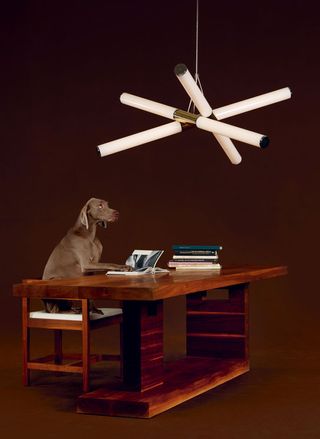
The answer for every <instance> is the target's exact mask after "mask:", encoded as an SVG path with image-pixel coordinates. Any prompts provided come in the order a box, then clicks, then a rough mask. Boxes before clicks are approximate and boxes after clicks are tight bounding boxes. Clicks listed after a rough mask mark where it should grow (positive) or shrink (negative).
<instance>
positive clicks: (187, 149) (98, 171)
mask: <svg viewBox="0 0 320 439" xmlns="http://www.w3.org/2000/svg"><path fill="white" fill-rule="evenodd" d="M12 3H13V4H11V5H6V6H5V11H3V12H5V13H4V14H3V16H2V19H3V25H2V42H3V43H4V48H3V52H2V53H3V67H2V72H1V73H2V87H3V91H2V94H3V98H2V100H3V102H4V103H5V104H6V111H5V114H4V116H3V117H2V122H3V129H2V142H1V143H2V155H1V188H2V196H1V201H2V202H1V215H0V221H1V243H2V244H1V247H2V251H1V253H2V257H1V267H2V276H1V279H0V281H1V298H0V300H1V309H2V310H3V312H2V313H1V341H2V344H1V346H2V348H3V354H2V357H1V358H2V362H3V364H2V370H3V373H2V377H3V378H4V381H3V383H4V387H3V389H4V390H3V392H4V393H3V395H4V396H3V397H2V398H1V399H2V401H1V402H2V403H4V410H3V411H2V413H3V414H4V418H3V421H4V423H3V425H4V428H5V430H6V431H7V432H9V431H17V432H22V431H24V430H26V431H28V432H30V434H31V433H32V434H33V435H34V436H37V434H39V432H38V430H37V428H36V426H37V425H39V424H41V425H42V427H41V428H43V426H44V425H50V430H49V431H50V433H49V437H50V434H52V435H55V434H58V432H59V428H60V427H61V426H63V428H64V429H65V431H66V430H68V432H70V433H73V434H74V435H75V436H78V437H79V436H81V435H82V434H94V433H95V432H100V433H102V432H104V434H108V432H109V433H111V432H112V434H114V435H115V434H117V435H118V436H121V435H123V436H125V435H126V434H129V432H130V431H132V428H135V429H136V431H137V433H139V434H147V435H148V437H160V436H161V435H163V434H167V435H168V437H173V436H178V435H179V434H181V437H201V438H206V437H209V436H210V434H211V433H212V432H214V431H215V432H216V434H217V436H218V435H219V437H228V438H231V437H244V436H245V435H246V436H247V437H252V438H255V437H258V436H257V435H259V437H271V436H273V437H299V438H302V437H303V438H304V437H306V438H307V437H308V438H309V437H316V436H317V434H319V430H320V427H319V421H318V419H319V418H318V415H319V408H318V407H317V405H316V402H317V398H318V397H319V393H318V392H319V375H318V372H317V364H318V363H319V349H318V343H319V336H318V322H317V316H318V312H319V311H318V309H319V304H320V300H319V292H318V289H317V284H316V279H317V270H318V252H319V239H318V236H319V232H318V230H319V222H320V221H319V220H320V210H319V195H318V193H319V157H320V153H319V140H318V139H319V134H318V128H319V121H318V111H317V110H318V106H319V102H320V96H319V94H320V93H319V77H320V65H319V43H320V35H319V23H318V11H317V2H316V1H282V2H279V1H275V0H271V1H268V2H264V1H262V2H254V1H242V2H236V1H231V2H213V1H205V0H200V41H199V73H200V78H201V82H202V85H203V88H204V91H205V95H206V97H207V98H208V100H209V102H210V103H211V104H212V105H213V106H214V107H219V106H222V105H226V104H229V103H232V102H236V101H238V100H241V99H246V98H248V97H252V96H255V95H258V94H261V93H265V92H268V91H272V90H275V89H278V88H282V87H285V86H290V87H291V88H292V90H293V98H292V99H291V100H290V101H285V102H282V103H279V104H276V105H273V106H270V107H267V108H264V109H260V110H256V111H254V112H251V113H247V114H243V115H241V116H237V117H234V118H232V119H230V120H229V121H230V123H234V124H235V125H238V126H241V127H243V128H247V129H251V130H253V131H257V132H261V133H265V134H268V135H269V136H270V138H271V144H270V147H269V148H268V149H266V150H264V151H261V150H258V149H257V148H254V147H252V146H249V145H245V144H237V146H238V149H239V152H240V154H241V155H242V157H243V161H242V163H241V164H240V165H238V166H233V165H231V164H230V163H229V161H228V159H227V158H226V156H225V155H224V154H223V152H222V151H221V149H220V147H219V145H218V144H217V143H216V142H215V141H214V140H213V139H212V136H211V135H209V134H208V133H205V132H202V131H200V130H196V129H194V130H190V131H187V132H184V133H182V134H181V135H179V136H173V137H169V138H167V139H163V140H159V141H156V142H153V143H150V144H147V145H144V146H140V147H137V148H134V149H132V150H130V151H127V152H124V153H120V154H116V155H113V156H110V157H106V158H99V157H98V156H97V154H96V150H95V147H96V145H98V144H101V143H104V142H107V141H109V140H113V139H116V138H120V137H123V136H125V135H129V134H133V133H135V132H138V131H142V130H145V129H149V128H152V127H154V126H157V125H161V124H163V123H166V121H165V120H164V119H162V118H160V117H158V116H153V115H150V114H147V113H145V112H140V111H139V110H135V109H132V108H129V107H126V106H123V105H122V104H121V103H120V102H119V96H120V94H121V93H122V92H124V91H126V92H129V93H133V94H136V95H138V96H143V97H146V98H150V99H153V100H155V101H159V102H163V103H166V104H169V105H172V106H177V107H180V108H183V109H186V108H187V105H188V98H187V96H186V94H185V92H184V91H183V89H182V87H181V86H180V84H179V83H178V81H177V79H176V78H175V76H174V74H173V68H174V66H175V65H176V64H177V63H179V62H183V63H185V64H187V65H188V66H189V69H190V71H191V72H194V61H195V44H194V39H195V37H194V32H195V26H194V24H195V23H194V21H195V2H194V1H191V0H190V1H184V2H182V1H181V2H180V1H176V2H172V1H168V0H164V1H162V2H147V1H143V0H138V1H124V0H118V1H117V2H115V1H114V2H107V1H100V2H99V1H91V2H84V1H80V2H79V1H68V2H65V3H59V2H42V1H27V2H20V3H19V2H12ZM229 121H228V122H229ZM92 196H96V197H101V198H103V199H107V200H109V202H110V205H111V206H112V207H114V208H117V209H118V210H119V211H120V221H119V222H118V223H117V224H114V225H111V226H110V227H109V228H108V229H107V230H106V231H103V230H101V233H99V235H100V237H101V240H102V242H103V244H104V255H103V260H104V261H109V262H119V263H123V261H124V260H125V258H126V256H127V255H128V254H130V252H131V251H132V250H133V249H134V248H163V249H164V250H165V254H164V256H163V257H162V260H161V263H162V264H160V265H163V266H165V264H166V262H167V260H169V259H170V256H171V250H170V248H171V245H172V244H174V243H190V244H198V243H199V244H209V243H219V244H221V245H223V247H224V250H223V251H222V252H221V261H222V264H223V265H230V264H247V263H248V264H287V265H288V266H289V272H290V274H289V276H288V277H286V278H281V279H276V280H270V281H264V282H261V283H257V284H255V285H253V286H252V289H251V291H252V296H251V310H252V317H251V323H252V326H251V348H252V367H253V370H252V372H251V373H250V374H249V375H248V376H246V377H244V378H240V379H239V380H238V381H237V382H236V383H235V384H234V383H230V384H228V385H226V386H223V387H222V388H221V389H217V390H215V391H211V392H208V393H207V394H206V395H204V396H202V397H199V398H197V399H196V400H193V401H192V402H189V403H186V404H184V405H183V406H181V407H179V408H177V409H174V410H172V411H170V412H168V413H166V414H164V415H161V416H159V417H157V418H156V419H155V420H152V421H137V420H123V419H122V420H121V419H110V418H97V417H83V416H82V417H81V416H76V415H74V414H73V411H72V410H73V401H74V399H75V396H76V395H77V393H78V391H79V383H80V381H79V378H70V379H69V378H67V380H66V383H67V385H69V386H71V387H70V388H69V390H65V389H66V388H65V386H64V385H63V386H62V385H61V383H60V384H58V387H57V388H56V386H54V383H52V385H51V386H50V385H49V387H48V381H46V377H43V374H42V375H41V377H40V375H39V376H38V377H37V376H36V383H35V387H33V388H31V389H22V388H21V385H20V375H19V374H20V363H19V362H20V356H19V355H20V351H19V325H20V323H19V322H20V321H19V315H20V314H19V304H18V301H17V300H16V299H14V298H12V297H11V285H12V284H13V283H15V282H18V281H19V280H20V279H22V278H24V277H32V276H39V275H41V272H42V269H43V267H44V264H45V262H46V260H47V257H48V256H49V254H50V252H51V250H52V248H53V247H54V246H55V245H56V243H57V242H58V241H59V240H60V239H61V238H62V236H63V235H64V233H65V232H66V230H67V229H68V228H69V227H70V226H71V225H72V224H73V222H74V221H75V219H76V217H77V215H78V212H79V210H80V208H81V207H82V205H83V204H84V203H85V202H86V200H87V199H88V198H90V197H92ZM166 306H167V318H166V328H167V333H168V335H167V336H166V337H167V338H166V340H167V348H166V349H167V351H168V352H169V355H170V350H171V351H172V352H173V351H174V350H175V346H177V344H175V343H178V341H177V340H178V339H179V334H180V340H181V339H182V338H183V337H182V338H181V331H182V332H183V311H181V309H182V308H183V303H182V302H181V300H180V301H179V300H177V301H175V300H172V301H169V302H168V304H167V305H166ZM109 338H110V340H109V341H110V342H111V345H112V346H113V344H112V339H113V337H111V336H110V335H109ZM39 340H40V339H39ZM41 340H42V339H41ZM314 346H315V348H314ZM115 348H116V344H115ZM180 348H181V343H180ZM182 348H183V346H182ZM5 357H7V358H9V360H10V361H9V363H7V364H6V363H5V361H4V358H5ZM317 362H318V363H317ZM37 379H38V381H37ZM47 380H49V378H47ZM59 386H60V387H59ZM72 386H73V387H72ZM56 389H58V390H56ZM59 392H60V393H59ZM62 396H63V397H62ZM39 398H40V399H39ZM39 400H40V401H41V402H39ZM18 401H19V403H18ZM31 407H33V408H31ZM17 412H19V415H17ZM12 419H15V421H12ZM231 420H232V422H231ZM184 428H185V429H186V431H184ZM86 429H87V430H86ZM179 432H180V433H179Z"/></svg>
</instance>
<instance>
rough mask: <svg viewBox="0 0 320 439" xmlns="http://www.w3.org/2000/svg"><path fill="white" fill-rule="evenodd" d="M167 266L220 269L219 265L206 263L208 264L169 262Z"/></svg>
mask: <svg viewBox="0 0 320 439" xmlns="http://www.w3.org/2000/svg"><path fill="white" fill-rule="evenodd" d="M168 266H169V267H171V268H174V267H200V268H201V267H209V268H211V267H220V264H214V263H208V262H174V261H169V262H168Z"/></svg>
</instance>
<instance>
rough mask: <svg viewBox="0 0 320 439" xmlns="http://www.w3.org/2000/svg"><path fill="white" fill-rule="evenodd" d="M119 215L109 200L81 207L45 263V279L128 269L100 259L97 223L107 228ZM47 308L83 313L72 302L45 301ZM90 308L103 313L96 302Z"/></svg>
mask: <svg viewBox="0 0 320 439" xmlns="http://www.w3.org/2000/svg"><path fill="white" fill-rule="evenodd" d="M118 218H119V212H117V211H116V210H114V209H111V208H110V207H109V205H108V202H107V201H104V200H100V199H98V198H91V199H90V200H88V201H87V202H86V204H85V205H84V206H83V208H82V209H81V212H80V214H79V216H78V219H77V221H76V223H75V225H74V226H73V227H72V228H71V229H70V230H69V231H68V232H67V234H66V236H65V237H64V238H63V239H62V240H61V241H60V242H59V244H58V245H57V246H56V247H55V248H54V250H53V252H52V253H51V255H50V257H49V259H48V262H47V264H46V266H45V269H44V272H43V276H42V279H62V278H67V277H79V276H83V275H84V274H85V273H88V272H94V271H100V272H101V271H107V270H120V271H129V270H131V267H129V266H127V265H117V264H108V263H102V262H99V260H100V257H101V253H102V244H101V242H100V240H99V239H98V238H97V236H96V229H97V225H99V226H102V227H104V228H106V227H107V223H113V222H115V221H117V220H118ZM44 305H45V310H46V311H47V312H49V313H59V312H74V313H79V312H81V310H80V309H78V308H76V307H75V306H74V305H73V303H72V301H68V300H49V299H45V300H44ZM90 311H91V312H96V313H99V314H102V312H101V311H100V310H98V309H97V308H96V307H95V306H94V304H93V301H90Z"/></svg>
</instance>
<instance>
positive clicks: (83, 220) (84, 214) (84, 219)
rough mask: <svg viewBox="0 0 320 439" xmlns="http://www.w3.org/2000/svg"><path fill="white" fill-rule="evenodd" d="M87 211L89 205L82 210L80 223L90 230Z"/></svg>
mask: <svg viewBox="0 0 320 439" xmlns="http://www.w3.org/2000/svg"><path fill="white" fill-rule="evenodd" d="M87 209H88V205H87V204H86V205H85V206H83V208H82V209H81V212H80V222H81V224H82V225H83V226H85V228H86V229H87V230H88V229H89V222H88V217H87Z"/></svg>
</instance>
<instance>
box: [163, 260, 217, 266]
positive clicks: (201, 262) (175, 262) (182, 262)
mask: <svg viewBox="0 0 320 439" xmlns="http://www.w3.org/2000/svg"><path fill="white" fill-rule="evenodd" d="M168 264H170V266H171V267H174V266H175V265H212V264H217V261H212V262H210V261H190V260H188V261H173V260H171V261H169V262H168Z"/></svg>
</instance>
